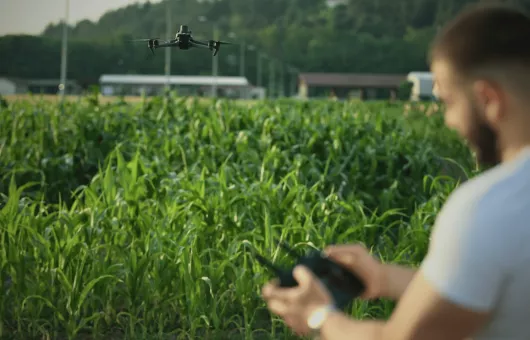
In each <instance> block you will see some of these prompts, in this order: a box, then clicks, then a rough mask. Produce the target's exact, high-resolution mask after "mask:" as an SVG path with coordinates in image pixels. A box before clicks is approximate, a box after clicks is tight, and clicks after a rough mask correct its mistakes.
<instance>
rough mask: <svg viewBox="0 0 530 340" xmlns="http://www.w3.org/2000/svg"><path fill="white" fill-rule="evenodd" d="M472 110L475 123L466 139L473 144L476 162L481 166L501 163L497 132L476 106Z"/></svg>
mask: <svg viewBox="0 0 530 340" xmlns="http://www.w3.org/2000/svg"><path fill="white" fill-rule="evenodd" d="M473 112H474V119H475V123H474V126H473V130H472V131H471V133H470V135H469V138H468V140H469V142H470V143H471V144H472V145H473V146H474V149H475V153H476V155H477V162H478V163H479V164H480V165H481V166H486V167H490V166H496V165H498V164H499V163H501V156H500V152H499V147H498V138H497V134H496V133H495V131H493V129H492V128H491V127H490V126H489V125H488V124H487V123H486V122H485V121H484V118H483V115H480V112H479V109H478V108H477V107H474V109H473Z"/></svg>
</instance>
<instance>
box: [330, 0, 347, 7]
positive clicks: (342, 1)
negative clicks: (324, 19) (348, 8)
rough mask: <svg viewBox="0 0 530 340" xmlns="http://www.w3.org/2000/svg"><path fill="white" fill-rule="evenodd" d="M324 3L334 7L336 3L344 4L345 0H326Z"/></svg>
mask: <svg viewBox="0 0 530 340" xmlns="http://www.w3.org/2000/svg"><path fill="white" fill-rule="evenodd" d="M326 4H327V5H328V6H329V7H335V6H337V5H343V4H346V0H326Z"/></svg>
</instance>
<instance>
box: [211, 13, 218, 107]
mask: <svg viewBox="0 0 530 340" xmlns="http://www.w3.org/2000/svg"><path fill="white" fill-rule="evenodd" d="M213 39H214V40H215V41H217V40H219V30H218V28H217V22H214V23H213ZM218 58H219V55H216V56H215V57H214V56H213V55H212V75H213V82H212V96H213V97H214V98H215V97H217V75H218V73H219V59H218Z"/></svg>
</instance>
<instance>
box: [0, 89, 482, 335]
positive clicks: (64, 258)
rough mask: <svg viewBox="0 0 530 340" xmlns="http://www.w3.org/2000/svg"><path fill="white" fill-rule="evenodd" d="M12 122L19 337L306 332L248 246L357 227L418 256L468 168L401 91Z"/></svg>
mask: <svg viewBox="0 0 530 340" xmlns="http://www.w3.org/2000/svg"><path fill="white" fill-rule="evenodd" d="M0 119H1V121H2V122H3V124H2V125H0V175H1V178H2V182H1V184H0V195H1V196H0V264H1V266H2V270H0V290H2V294H0V337H2V336H6V335H7V334H10V335H12V337H13V338H16V339H34V338H53V339H62V338H68V339H73V338H78V337H80V336H82V335H84V336H86V337H90V338H92V339H103V338H109V337H110V338H112V339H115V338H127V339H169V338H171V336H172V335H175V336H176V338H178V339H187V338H189V337H193V338H202V339H206V338H219V339H220V338H222V339H251V338H252V337H254V338H256V337H258V336H259V335H262V336H263V337H264V338H271V339H272V338H274V339H278V338H294V337H293V336H292V335H290V332H289V331H288V330H287V329H286V328H285V327H284V326H283V325H282V323H281V322H280V321H278V319H277V318H275V317H271V316H270V315H269V314H268V312H267V310H266V306H265V304H264V302H263V301H262V300H261V298H260V295H259V293H260V289H261V286H262V285H263V283H265V282H266V281H267V280H269V279H270V278H271V276H270V273H269V272H267V271H265V270H264V269H263V268H262V267H260V266H259V265H258V264H256V263H255V262H254V261H253V259H252V257H251V255H250V251H249V250H248V249H247V248H246V245H248V244H252V245H253V246H254V247H256V248H257V250H258V251H259V252H261V253H262V254H264V255H265V256H267V257H269V258H272V259H273V261H275V262H277V261H287V256H286V255H285V254H284V253H283V252H281V251H280V250H279V249H278V245H277V244H275V243H274V242H273V237H278V238H280V239H283V240H286V241H288V242H289V243H290V244H292V245H294V247H295V248H298V249H309V247H312V246H316V247H324V246H325V245H327V244H330V243H332V242H335V243H345V242H359V241H361V242H364V243H365V244H367V245H368V246H370V247H372V249H373V252H374V254H377V255H378V256H379V257H380V258H381V260H382V261H392V262H400V263H410V264H413V265H414V264H417V263H418V262H419V261H421V260H422V258H423V256H424V255H425V252H426V249H427V244H428V239H429V232H430V227H431V226H432V224H433V222H434V218H435V216H436V213H437V212H438V211H439V209H440V207H441V205H442V204H443V202H444V201H445V199H446V197H447V195H448V194H450V192H451V191H452V190H453V189H454V187H455V185H457V182H456V181H455V180H454V179H452V178H450V177H448V176H442V173H441V171H442V170H443V167H444V164H445V163H446V161H444V160H443V158H448V159H451V160H453V161H455V162H457V163H460V164H461V165H462V166H463V168H464V169H471V168H472V165H473V161H472V157H471V155H470V153H469V151H468V150H467V149H466V148H465V146H464V145H463V144H462V143H461V142H460V140H459V139H458V138H457V137H456V136H455V135H454V134H452V133H450V132H449V131H448V130H446V129H445V128H444V127H443V121H442V120H441V118H439V117H438V115H436V116H432V117H430V118H427V117H425V115H424V114H421V112H418V113H417V114H411V115H408V116H404V115H403V108H402V107H401V104H398V103H383V102H381V103H379V102H373V103H371V104H364V103H353V102H327V101H315V102H311V103H308V102H305V103H297V102H293V101H289V100H282V101H265V102H257V103H255V104H249V103H245V102H231V101H216V102H209V101H206V102H202V101H199V100H198V99H194V98H190V99H184V98H175V97H170V98H169V99H168V100H167V101H166V100H165V99H164V98H153V99H151V100H146V101H145V102H142V103H139V104H135V105H133V104H124V103H119V102H116V103H110V104H106V105H102V104H97V102H95V101H93V100H81V101H78V102H75V103H68V104H67V106H66V107H65V109H64V112H62V111H61V110H60V109H59V107H57V106H55V105H54V104H51V103H48V102H40V103H36V104H30V103H27V102H21V101H15V102H12V103H11V104H10V106H9V108H2V109H1V111H0ZM469 175H470V176H472V175H473V174H472V173H471V172H470V174H469ZM70 193H73V194H72V195H70ZM391 310H392V304H391V303H389V302H388V301H380V302H373V303H364V302H363V303H361V302H357V303H355V305H354V306H352V307H351V309H349V310H348V311H349V312H350V313H352V315H355V316H356V317H359V318H371V317H386V316H388V315H389V313H390V312H391ZM282 334H284V335H282Z"/></svg>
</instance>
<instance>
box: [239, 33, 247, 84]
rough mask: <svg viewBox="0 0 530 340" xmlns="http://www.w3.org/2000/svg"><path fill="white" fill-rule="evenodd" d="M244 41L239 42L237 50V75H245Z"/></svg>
mask: <svg viewBox="0 0 530 340" xmlns="http://www.w3.org/2000/svg"><path fill="white" fill-rule="evenodd" d="M245 48H246V46H245V42H244V41H243V42H241V45H240V51H239V76H240V77H244V76H245Z"/></svg>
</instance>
